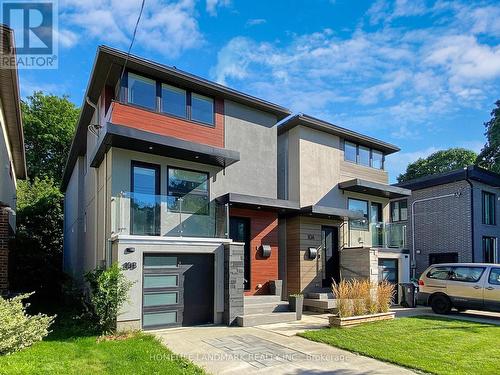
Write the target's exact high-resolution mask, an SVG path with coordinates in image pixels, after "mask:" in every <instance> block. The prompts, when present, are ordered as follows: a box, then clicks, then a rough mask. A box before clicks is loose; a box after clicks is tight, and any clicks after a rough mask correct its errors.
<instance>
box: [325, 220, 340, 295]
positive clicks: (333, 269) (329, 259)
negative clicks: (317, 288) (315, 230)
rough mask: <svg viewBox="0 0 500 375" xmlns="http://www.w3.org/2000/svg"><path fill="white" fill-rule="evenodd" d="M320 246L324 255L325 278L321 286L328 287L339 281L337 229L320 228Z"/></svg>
mask: <svg viewBox="0 0 500 375" xmlns="http://www.w3.org/2000/svg"><path fill="white" fill-rule="evenodd" d="M321 244H322V247H323V253H324V259H325V262H324V265H325V278H324V279H323V286H324V287H330V286H331V285H332V281H335V282H337V283H338V282H339V281H340V265H339V263H340V257H339V229H338V228H337V227H327V226H323V227H321Z"/></svg>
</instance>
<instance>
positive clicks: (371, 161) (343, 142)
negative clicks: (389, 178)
mask: <svg viewBox="0 0 500 375" xmlns="http://www.w3.org/2000/svg"><path fill="white" fill-rule="evenodd" d="M214 112H215V111H214ZM346 142H347V143H350V144H351V145H354V146H355V147H356V161H352V160H347V159H346V158H345V144H346ZM360 146H361V147H364V148H367V149H368V151H369V153H370V163H369V165H365V164H361V163H360V162H359V147H360ZM342 151H344V161H345V162H348V163H353V164H356V165H360V166H362V167H367V168H372V169H375V170H377V171H385V154H384V152H383V151H380V150H377V149H374V148H372V147H369V146H365V145H361V144H359V143H356V142H352V141H349V140H347V139H343V140H342ZM373 151H377V152H379V153H381V154H382V168H375V167H374V166H373Z"/></svg>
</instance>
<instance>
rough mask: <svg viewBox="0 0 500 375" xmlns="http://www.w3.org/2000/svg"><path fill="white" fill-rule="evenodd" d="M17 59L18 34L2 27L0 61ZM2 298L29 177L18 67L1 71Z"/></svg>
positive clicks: (0, 281) (6, 287)
mask: <svg viewBox="0 0 500 375" xmlns="http://www.w3.org/2000/svg"><path fill="white" fill-rule="evenodd" d="M12 57H15V46H14V32H13V31H12V30H11V29H10V28H8V27H7V26H4V25H0V59H4V58H7V59H10V58H12ZM0 82H1V83H2V84H1V85H0V125H1V131H0V295H2V294H6V293H7V292H8V288H9V283H8V264H9V243H10V238H11V237H12V236H13V234H14V233H15V230H16V219H15V210H16V186H17V185H16V180H17V179H24V178H26V158H25V154H24V135H23V124H22V120H21V105H20V99H19V78H18V74H17V68H15V67H3V68H0Z"/></svg>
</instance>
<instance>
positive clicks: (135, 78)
mask: <svg viewBox="0 0 500 375" xmlns="http://www.w3.org/2000/svg"><path fill="white" fill-rule="evenodd" d="M123 85H124V86H125V87H126V91H125V92H126V95H125V97H126V100H127V102H128V103H130V104H134V105H137V106H140V107H143V108H147V109H149V110H152V111H155V112H161V113H164V114H167V115H172V116H176V117H180V118H184V119H187V120H190V121H193V122H196V123H199V124H202V125H207V126H211V127H213V126H215V100H214V98H211V97H209V96H205V95H201V94H198V93H196V92H192V91H189V90H186V89H183V88H180V87H176V86H172V85H170V84H167V83H165V82H160V81H158V80H155V79H152V78H147V77H143V76H141V75H139V74H135V73H132V72H128V74H127V75H126V79H125V80H124V81H123ZM157 98H158V99H159V104H157V100H158V99H157Z"/></svg>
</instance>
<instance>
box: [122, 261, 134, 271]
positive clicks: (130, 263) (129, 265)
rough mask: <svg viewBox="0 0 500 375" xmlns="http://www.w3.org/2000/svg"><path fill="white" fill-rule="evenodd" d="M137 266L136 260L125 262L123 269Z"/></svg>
mask: <svg viewBox="0 0 500 375" xmlns="http://www.w3.org/2000/svg"><path fill="white" fill-rule="evenodd" d="M136 268H137V263H136V262H125V263H123V264H122V269H123V270H135V269H136Z"/></svg>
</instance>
